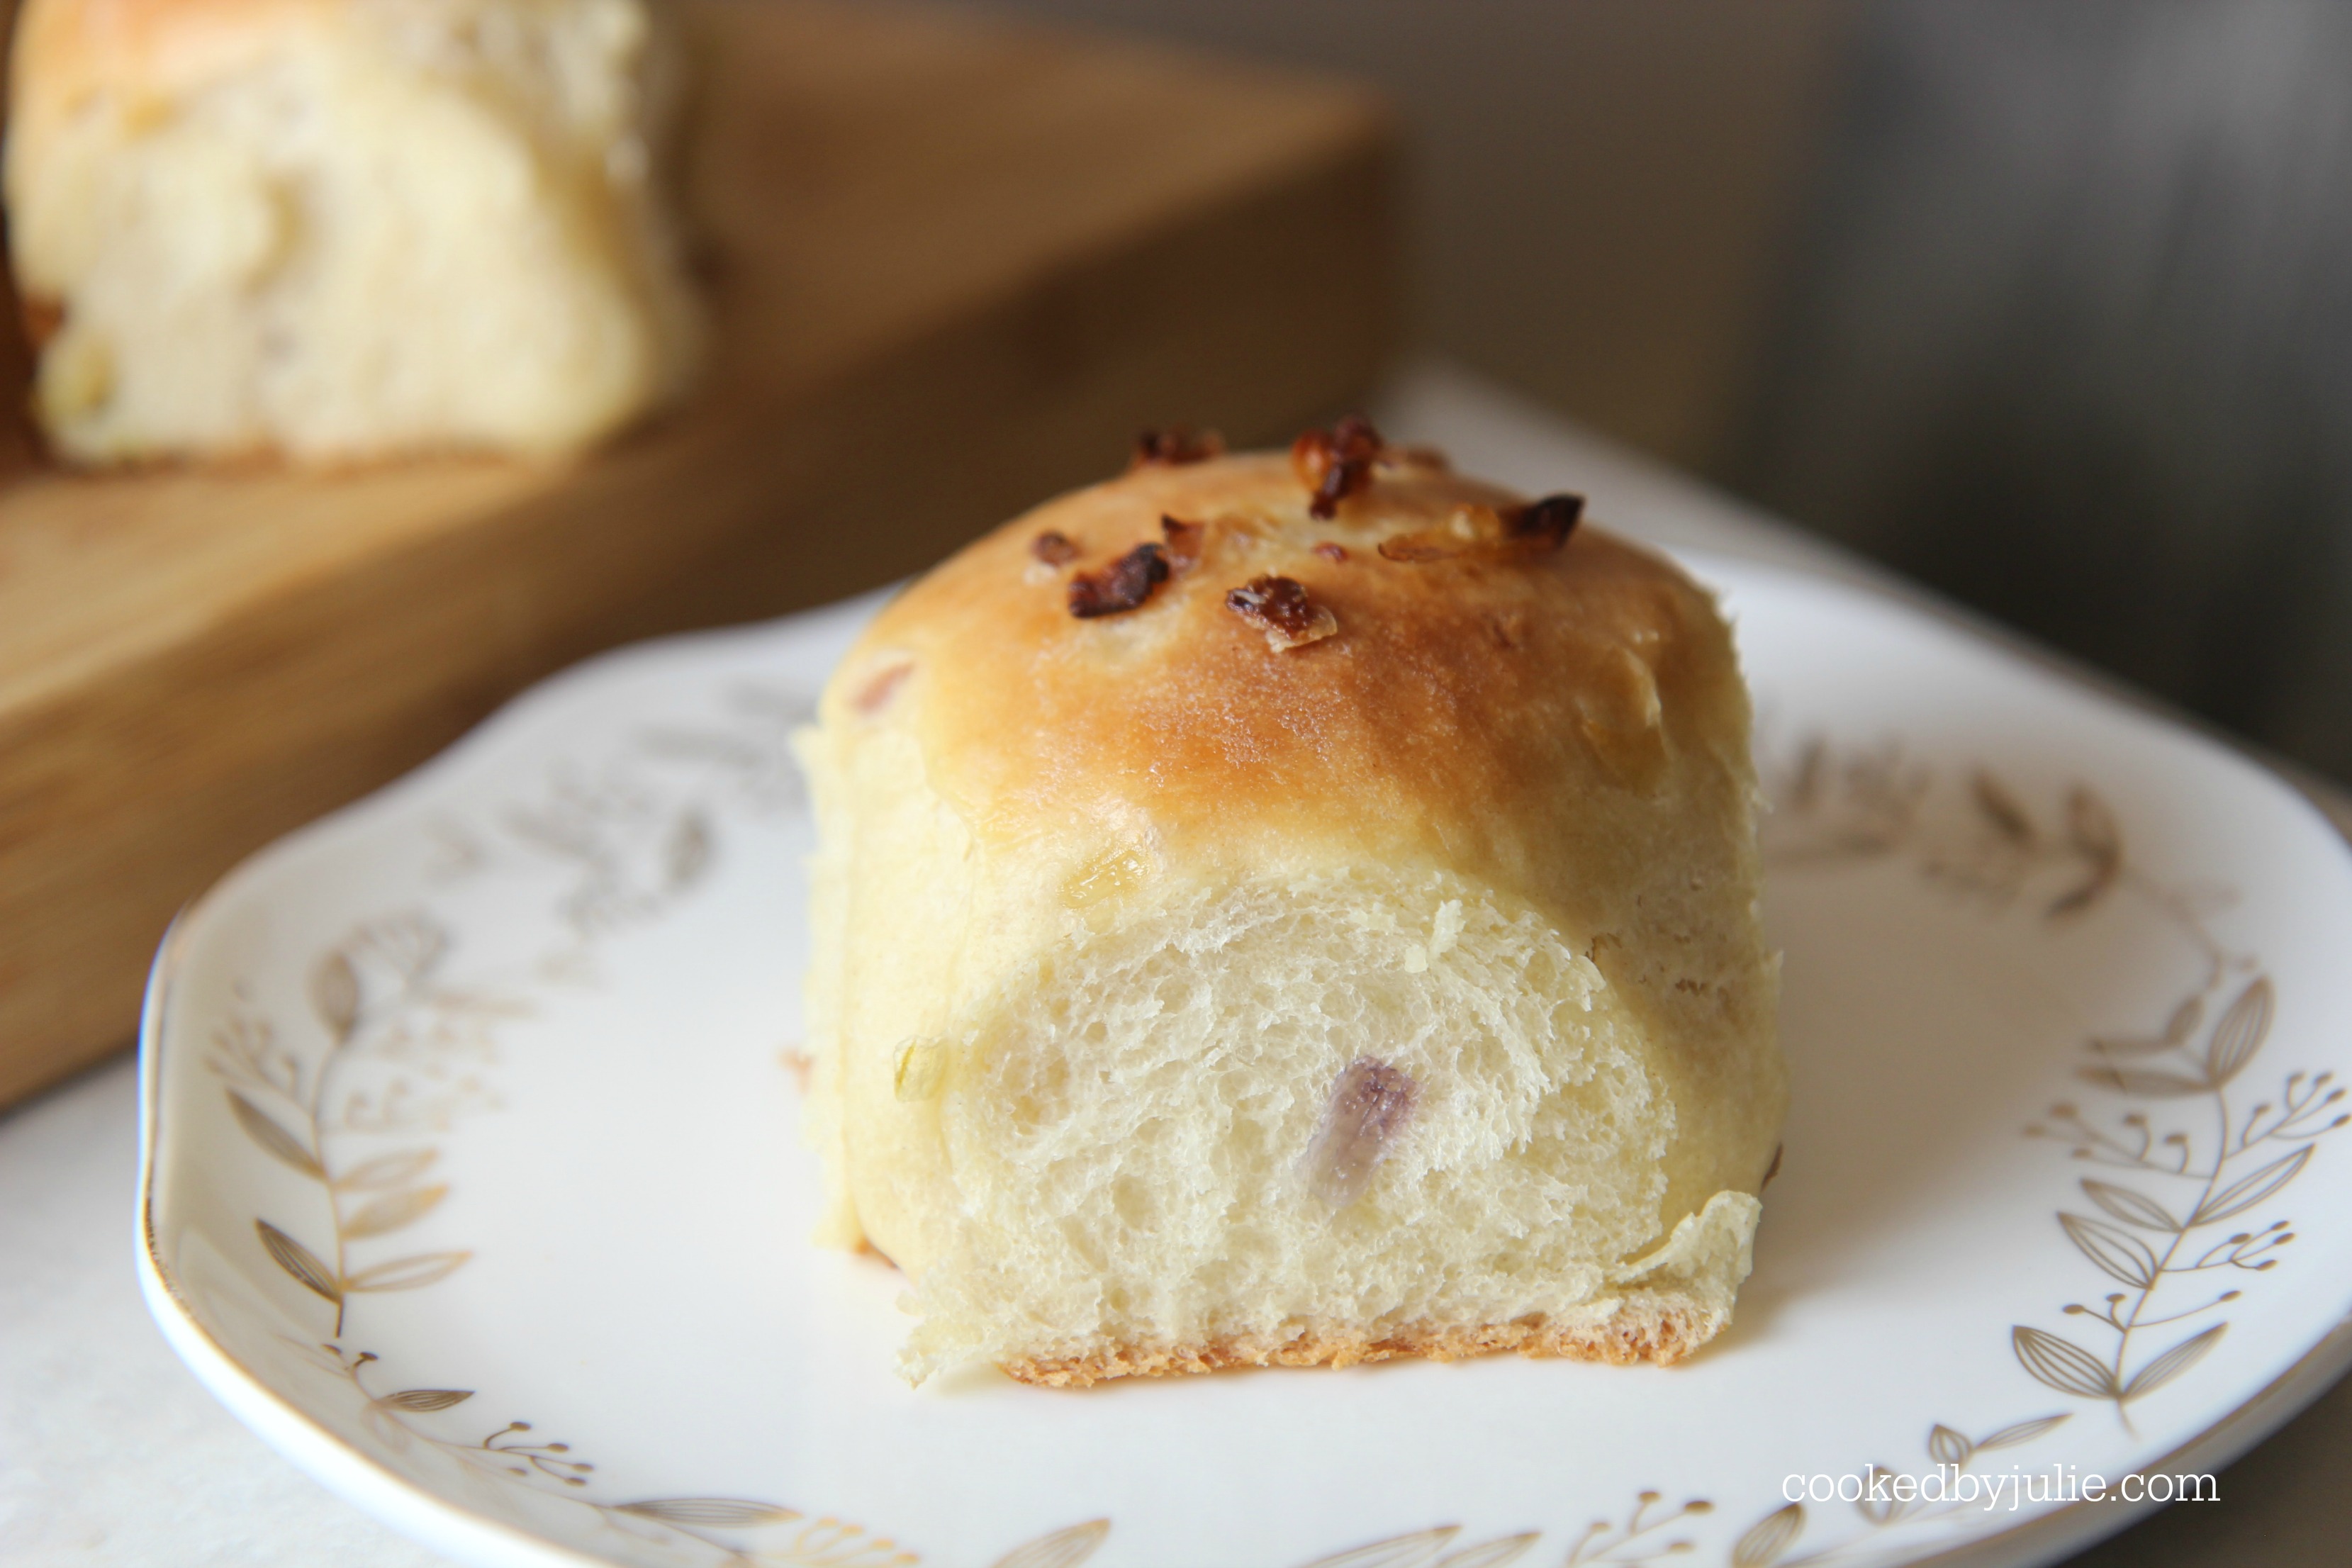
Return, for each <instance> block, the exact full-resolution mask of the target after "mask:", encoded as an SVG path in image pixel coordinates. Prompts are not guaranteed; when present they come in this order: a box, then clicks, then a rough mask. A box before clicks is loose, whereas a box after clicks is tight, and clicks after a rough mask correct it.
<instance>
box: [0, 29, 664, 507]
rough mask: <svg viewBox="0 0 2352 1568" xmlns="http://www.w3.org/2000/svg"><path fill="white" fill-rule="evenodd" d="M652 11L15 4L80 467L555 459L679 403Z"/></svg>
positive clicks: (44, 397)
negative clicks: (470, 451) (422, 456)
mask: <svg viewBox="0 0 2352 1568" xmlns="http://www.w3.org/2000/svg"><path fill="white" fill-rule="evenodd" d="M651 22H652V18H651V16H650V13H649V10H648V7H647V5H646V3H645V0H25V5H24V8H23V10H22V12H21V14H20V15H19V17H18V21H17V26H16V51H15V55H14V58H13V62H12V68H11V79H10V89H9V90H10V117H9V125H8V145H7V154H6V171H5V174H6V191H7V201H8V219H9V231H10V239H11V242H12V246H13V251H14V258H15V265H16V277H17V281H18V284H19V287H20V289H21V290H22V292H23V294H24V297H25V299H26V304H27V310H28V314H29V315H30V316H31V317H32V319H33V320H34V322H35V326H36V335H37V336H41V337H44V338H45V339H46V341H45V342H43V343H42V344H41V354H40V369H39V374H38V380H37V386H36V392H35V399H34V401H35V408H36V412H37V415H38V416H39V418H40V421H41V423H42V425H43V426H45V427H46V429H47V432H48V435H49V437H50V439H51V441H52V443H53V444H54V445H55V446H56V447H57V448H58V450H59V451H60V452H61V453H62V454H64V455H65V456H67V457H68V458H73V459H75V460H78V461H82V462H108V461H114V460H120V459H135V458H172V457H216V456H229V455H239V454H248V453H260V452H275V453H282V454H285V455H288V456H291V457H295V458H307V459H335V460H341V459H357V458H378V457H383V456H387V455H391V454H395V453H404V452H411V451H417V450H422V449H430V448H440V447H482V448H502V449H509V450H515V451H521V452H530V453H548V452H559V451H562V450H564V449H566V448H570V447H577V446H579V445H581V444H583V443H584V442H589V441H593V440H594V439H596V438H597V437H601V436H604V435H605V434H607V433H609V432H611V431H613V430H614V429H616V428H617V427H619V426H622V425H623V424H625V423H626V422H627V421H628V420H630V419H631V418H633V417H635V416H637V415H638V414H640V413H642V412H643V411H645V410H646V409H647V408H648V407H650V406H652V405H655V404H656V403H657V402H659V401H661V400H662V399H663V398H665V397H667V396H668V395H671V394H672V393H673V392H675V391H677V389H678V388H679V387H680V386H681V385H682V384H683V381H684V379H685V376H686V374H687V372H688V367H689V365H690V363H691V362H692V359H693V355H694V346H695V342H696V330H695V312H694V307H693V301H692V300H691V299H690V297H689V295H688V289H687V287H686V285H685V282H684V281H683V279H682V276H681V273H680V269H679V261H678V257H677V246H676V243H675V241H674V238H673V237H672V234H671V232H670V230H669V227H668V226H667V222H666V220H665V219H664V217H663V215H662V212H661V208H660V204H659V202H658V201H657V200H656V190H655V189H654V184H655V181H654V163H655V158H654V155H653V146H652V131H653V124H652V122H653V121H654V120H655V119H656V103H655V102H654V100H655V99H656V98H657V97H660V96H663V95H662V94H661V93H659V92H657V91H656V65H657V58H658V51H657V50H656V47H655V43H656V34H655V31H654V29H653V27H652V26H651Z"/></svg>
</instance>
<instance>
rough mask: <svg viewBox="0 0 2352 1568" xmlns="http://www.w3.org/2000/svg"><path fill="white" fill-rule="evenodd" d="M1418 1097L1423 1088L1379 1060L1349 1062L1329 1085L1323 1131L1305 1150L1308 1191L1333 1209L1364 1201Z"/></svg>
mask: <svg viewBox="0 0 2352 1568" xmlns="http://www.w3.org/2000/svg"><path fill="white" fill-rule="evenodd" d="M1420 1098H1421V1086H1420V1085H1419V1084H1417V1083H1415V1082H1413V1080H1412V1076H1411V1075H1410V1074H1408V1073H1407V1072H1405V1070H1404V1069H1403V1068H1395V1067H1391V1066H1390V1065H1389V1064H1388V1063H1386V1062H1384V1061H1381V1059H1380V1058H1377V1057H1358V1058H1356V1059H1355V1060H1354V1061H1352V1062H1349V1064H1348V1067H1347V1069H1346V1070H1345V1071H1344V1072H1342V1073H1340V1075H1339V1080H1338V1081H1337V1082H1335V1083H1334V1084H1332V1086H1331V1099H1330V1102H1329V1103H1328V1105H1326V1106H1325V1107H1324V1110H1323V1126H1322V1130H1321V1131H1318V1132H1317V1133H1316V1135H1315V1142H1314V1143H1313V1144H1312V1145H1311V1146H1310V1147H1309V1148H1308V1149H1307V1187H1308V1190H1309V1191H1311V1192H1313V1193H1314V1194H1315V1195H1316V1196H1317V1197H1318V1198H1320V1199H1322V1200H1323V1201H1324V1202H1325V1203H1327V1204H1328V1205H1331V1207H1333V1208H1334V1209H1343V1208H1346V1207H1347V1206H1348V1205H1349V1204H1351V1203H1354V1202H1355V1201H1356V1200H1357V1199H1358V1198H1360V1197H1361V1196H1363V1195H1364V1189H1365V1188H1366V1187H1368V1186H1370V1185H1371V1182H1372V1173H1373V1172H1374V1171H1375V1170H1377V1169H1378V1168H1379V1166H1380V1163H1381V1160H1383V1159H1385V1158H1386V1157H1387V1155H1388V1152H1389V1151H1390V1150H1391V1148H1393V1147H1395V1145H1396V1142H1397V1140H1398V1139H1399V1138H1401V1137H1402V1136H1403V1135H1404V1130H1405V1125H1406V1123H1408V1122H1409V1121H1412V1108H1413V1104H1414V1102H1415V1101H1416V1100H1419V1099H1420Z"/></svg>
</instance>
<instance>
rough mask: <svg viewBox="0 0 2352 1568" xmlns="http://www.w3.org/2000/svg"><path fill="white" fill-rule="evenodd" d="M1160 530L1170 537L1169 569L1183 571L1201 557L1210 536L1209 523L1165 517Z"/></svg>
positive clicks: (1161, 520) (1162, 519)
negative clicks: (1203, 545) (1203, 547)
mask: <svg viewBox="0 0 2352 1568" xmlns="http://www.w3.org/2000/svg"><path fill="white" fill-rule="evenodd" d="M1160 532H1161V533H1163V534H1165V535H1167V538H1168V569H1169V570H1170V571H1171V572H1181V571H1183V570H1184V569H1185V568H1186V567H1188V566H1191V565H1192V564H1194V563H1197V562H1198V561H1199V560H1200V559H1201V548H1202V544H1203V543H1204V542H1206V541H1207V539H1208V537H1209V525H1208V524H1207V523H1205V522H1186V521H1182V520H1181V519H1179V518H1173V517H1163V518H1161V519H1160Z"/></svg>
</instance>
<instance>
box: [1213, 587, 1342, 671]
mask: <svg viewBox="0 0 2352 1568" xmlns="http://www.w3.org/2000/svg"><path fill="white" fill-rule="evenodd" d="M1225 608H1227V609H1229V610H1231V611H1233V612H1234V614H1235V615H1237V616H1241V617H1242V618H1243V619H1244V620H1245V621H1251V622H1254V623H1255V625H1256V626H1257V627H1258V629H1259V630H1261V631H1263V632H1264V633H1265V646H1266V647H1270V648H1272V649H1273V650H1274V651H1275V652H1276V653H1283V652H1286V651H1287V650H1288V649H1291V648H1294V647H1306V646H1307V644H1308V643H1311V642H1321V641H1322V640H1323V639H1324V638H1325V637H1329V636H1330V635H1331V634H1332V633H1334V632H1336V631H1338V630H1339V616H1335V615H1333V614H1332V613H1331V611H1330V608H1329V606H1328V605H1318V604H1317V603H1316V602H1315V601H1314V600H1312V599H1310V598H1308V597H1307V589H1306V588H1305V586H1304V585H1302V584H1299V583H1298V582H1297V581H1296V580H1294V579H1292V578H1289V577H1253V578H1251V579H1250V580H1249V584H1248V585H1247V586H1245V587H1241V588H1235V589H1234V590H1233V591H1232V592H1231V593H1229V594H1227V595H1225Z"/></svg>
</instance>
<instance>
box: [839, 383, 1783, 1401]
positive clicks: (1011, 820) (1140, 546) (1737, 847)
mask: <svg viewBox="0 0 2352 1568" xmlns="http://www.w3.org/2000/svg"><path fill="white" fill-rule="evenodd" d="M1580 507H1581V503H1580V501H1579V500H1577V499H1576V498H1574V497H1568V496H1558V497H1550V498H1546V499H1544V500H1538V501H1535V502H1532V503H1530V502H1528V501H1525V500H1522V499H1521V498H1519V497H1517V496H1516V495H1513V494H1511V493H1510V492H1508V491H1506V490H1503V489H1497V488H1496V487H1495V486H1492V485H1488V484H1482V483H1479V482H1476V481H1475V480H1471V479H1463V478H1460V477H1458V476H1456V475H1455V474H1454V473H1452V472H1450V471H1448V469H1447V468H1446V467H1445V466H1444V460H1443V459H1442V458H1438V457H1436V456H1435V455H1433V454H1430V453H1426V452H1418V451H1410V450H1400V449H1397V448H1393V447H1386V446H1383V445H1382V444H1381V442H1380V440H1379V437H1377V435H1376V434H1374V433H1373V432H1372V431H1371V430H1370V426H1366V425H1364V424H1363V423H1362V422H1361V421H1350V422H1348V423H1346V424H1344V425H1343V426H1340V427H1339V429H1337V430H1335V431H1330V432H1318V433H1315V434H1313V435H1310V436H1309V437H1303V438H1302V440H1301V442H1300V445H1299V447H1298V448H1297V449H1296V450H1295V451H1294V452H1293V453H1292V454H1290V455H1288V456H1239V457H1223V456H1219V455H1215V454H1214V452H1213V447H1212V446H1211V445H1210V444H1207V443H1203V442H1201V441H1198V440H1192V439H1181V438H1180V439H1173V440H1171V439H1166V438H1162V439H1160V440H1157V441H1154V442H1151V443H1148V444H1147V445H1146V447H1145V448H1144V456H1143V458H1141V459H1140V460H1139V462H1138V464H1137V466H1136V467H1135V468H1133V469H1132V470H1131V471H1130V472H1129V473H1128V474H1127V475H1126V476H1125V477H1124V478H1122V479H1116V480H1113V481H1112V482H1110V483H1108V484H1102V485H1097V486H1096V487H1094V488H1093V489H1085V490H1080V491H1078V492H1076V493H1075V494H1072V495H1068V496H1065V497H1063V498H1062V499H1060V500H1055V501H1053V502H1051V503H1049V504H1047V505H1045V506H1044V507H1042V508H1040V509H1039V510H1036V511H1034V512H1032V513H1030V514H1029V515H1028V516H1026V517H1024V518H1021V519H1019V520H1017V521H1013V522H1012V523H1009V524H1007V525H1006V526H1005V527H1003V528H1002V529H1000V530H998V531H996V532H994V533H992V534H991V535H989V536H988V537H986V538H984V539H982V540H981V541H979V542H976V543H974V544H972V545H971V546H970V547H968V548H967V549H965V550H964V551H962V552H961V553H959V554H957V555H956V556H955V557H954V558H952V559H951V560H950V561H948V562H947V563H944V564H943V565H941V566H940V567H939V568H937V569H936V570H935V571H933V572H932V573H931V574H929V576H927V577H925V578H923V579H922V580H921V581H919V582H918V583H916V584H914V585H913V586H911V587H910V588H908V590H907V591H906V592H904V593H903V594H901V595H898V598H897V599H896V600H895V601H893V602H892V603H891V604H890V605H889V606H888V607H887V609H885V610H884V611H883V612H882V613H881V615H880V616H878V617H877V619H876V620H875V621H874V623H873V625H872V626H871V627H870V628H869V629H868V630H867V631H866V633H865V635H864V636H863V637H861V638H860V639H859V640H858V642H857V644H856V647H855V648H854V649H853V650H852V651H851V653H850V654H849V655H848V657H847V658H845V661H844V662H843V664H842V666H841V668H840V669H839V670H838V671H837V672H836V673H835V676H834V678H833V679H832V682H831V684H830V685H829V686H828V688H827V689H826V691H825V694H824V700H823V703H822V706H821V710H820V717H819V721H818V723H817V724H816V725H815V726H814V728H812V729H810V730H809V731H804V732H803V736H802V737H801V755H802V759H803V764H804V766H805V768H806V771H807V773H808V775H809V777H810V779H811V781H812V784H813V793H814V800H815V804H816V812H817V822H818V829H819V848H818V850H817V853H816V855H815V857H814V867H813V869H814V922H813V929H814V934H815V955H814V963H813V966H812V969H811V973H810V981H809V1027H810V1031H811V1045H810V1052H811V1056H812V1058H813V1059H814V1073H813V1075H812V1083H811V1090H810V1095H809V1100H808V1108H807V1113H808V1126H809V1130H810V1132H811V1135H812V1137H813V1139H814V1142H815V1144H816V1146H817V1148H818V1149H819V1150H820V1151H821V1152H822V1153H823V1157H824V1166H825V1173H826V1179H827V1183H828V1192H829V1217H828V1218H827V1220H826V1222H825V1226H824V1234H823V1236H822V1237H821V1239H823V1240H825V1241H828V1242H830V1243H832V1244H835V1245H837V1246H856V1245H859V1244H860V1243H870V1244H871V1245H872V1246H873V1247H876V1248H877V1249H879V1250H880V1251H881V1252H882V1253H884V1254H886V1255H887V1257H888V1258H891V1259H892V1260H893V1261H894V1262H896V1263H897V1264H898V1267H899V1268H902V1269H904V1270H905V1271H906V1273H907V1275H908V1278H909V1279H911V1280H912V1281H913V1287H914V1288H913V1291H912V1296H911V1305H912V1307H913V1309H914V1310H916V1311H918V1312H919V1314H920V1320H921V1321H920V1322H919V1325H918V1326H917V1327H916V1328H915V1330H914V1331H913V1334H912V1336H911V1339H910V1341H909V1343H908V1349H907V1352H906V1354H905V1358H904V1363H903V1370H904V1371H905V1372H906V1373H908V1375H909V1376H910V1377H912V1378H914V1379H916V1380H918V1381H919V1380H920V1379H921V1378H922V1377H924V1376H927V1375H929V1374H930V1373H934V1372H937V1371H939V1370H940V1369H942V1368H944V1367H947V1366H949V1365H951V1364H953V1363H959V1362H961V1361H964V1360H967V1359H971V1358H982V1359H985V1360H988V1361H991V1362H993V1363H996V1364H997V1365H999V1366H1001V1367H1002V1368H1003V1370H1005V1371H1006V1372H1008V1373H1011V1374H1012V1375H1013V1376H1014V1377H1017V1378H1020V1379H1023V1380H1024V1381H1027V1382H1033V1383H1043V1384H1089V1383H1092V1382H1095V1381H1097V1379H1101V1378H1107V1377H1116V1376H1121V1375H1126V1374H1130V1373H1172V1372H1199V1371H1205V1370H1209V1369H1212V1368H1216V1367H1223V1366H1232V1365H1241V1364H1266V1363H1283V1364H1289V1365H1306V1364H1313V1363H1329V1364H1332V1365H1346V1364H1348V1363H1352V1362H1358V1361H1367V1360H1377V1359H1381V1358H1384V1357H1390V1356H1401V1355H1426V1356H1433V1357H1438V1358H1450V1357H1454V1356H1461V1355H1471V1354H1477V1353H1481V1352H1490V1351H1502V1350H1516V1351H1519V1352H1524V1353H1526V1354H1529V1355H1558V1356H1574V1357H1580V1358H1585V1359H1592V1360H1604V1361H1612V1362H1629V1361H1638V1360H1650V1361H1656V1362H1671V1361H1674V1360H1676V1359H1678V1358H1680V1357H1682V1356H1684V1355H1686V1354H1688V1353H1689V1352H1691V1351H1692V1350H1694V1349H1696V1347H1697V1346H1698V1345H1700V1344H1702V1343H1704V1342H1706V1340H1708V1339H1709V1338H1711V1337H1712V1336H1713V1335H1715V1334H1716V1333H1717V1331H1720V1330H1721V1329H1722V1328H1723V1326H1724V1324H1725V1323H1726V1322H1727V1321H1729V1319H1730V1315H1731V1308H1732V1298H1733V1294H1734V1292H1735V1291H1736V1289H1738V1285H1739V1283H1740V1281H1741V1280H1742V1279H1745V1278H1746V1276H1747V1274H1748V1258H1749V1247H1750V1241H1751V1238H1752V1237H1753V1235H1754V1233H1755V1228H1756V1222H1757V1216H1758V1214H1759V1202H1758V1196H1757V1194H1759V1191H1760V1190H1761V1187H1762V1184H1763V1183H1764V1181H1765V1179H1766V1177H1767V1175H1768V1174H1769V1170H1770V1168H1771V1166H1772V1164H1773V1163H1774V1159H1775V1154H1776V1149H1777V1145H1778V1143H1779V1140H1780V1122H1781V1116H1782V1111H1783V1109H1784V1106H1785V1103H1786V1098H1787V1089H1786V1072H1785V1069H1784V1068H1783V1065H1782V1062H1781V1058H1780V1049H1779V1046H1778V1043H1777V1039H1776V1037H1775V1033H1774V1027H1773V1006H1774V1000H1775V994H1776V986H1777V979H1776V975H1777V963H1776V960H1775V959H1774V957H1773V956H1772V955H1771V954H1770V953H1769V952H1767V951H1766V948H1765V946H1764V942H1763V939H1762V936H1761V933H1760V931H1759V924H1758V911H1757V903H1758V894H1759V872H1758V863H1757V855H1756V847H1755V835H1754V828H1753V812H1754V810H1755V782H1754V775H1753V773H1752V770H1751V768H1750V766H1749V762H1748V699H1747V695H1746V692H1745V690H1744V689H1743V687H1742V685H1741V682H1740V679H1739V673H1738V668H1737V665H1736V662H1735V659H1734V656H1733V650H1732V644H1731V638H1730V637H1729V635H1728V633H1727V629H1726V627H1725V626H1724V622H1723V620H1722V617H1721V616H1719V615H1718V614H1717V611H1716V608H1715V606H1714V605H1713V604H1712V602H1711V601H1710V600H1709V599H1708V597H1707V595H1706V593H1705V592H1703V591H1702V590H1701V589H1699V588H1698V587H1696V585H1694V584H1692V583H1691V581H1690V580H1689V579H1688V578H1687V577H1685V575H1684V574H1682V573H1681V572H1679V571H1678V570H1676V569H1675V567H1674V566H1673V565H1671V564H1670V563H1667V562H1665V561H1663V560H1661V559H1660V558H1658V557H1657V556H1655V555H1653V554H1651V553H1649V552H1646V551H1644V550H1641V549H1638V548H1636V547H1634V546H1633V545H1631V544H1628V543H1626V542H1623V541H1622V540H1619V539H1616V538H1612V537H1611V536H1610V535H1608V534H1606V533H1603V532H1601V531H1598V530H1596V529H1592V528H1589V527H1582V526H1579V513H1580Z"/></svg>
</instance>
